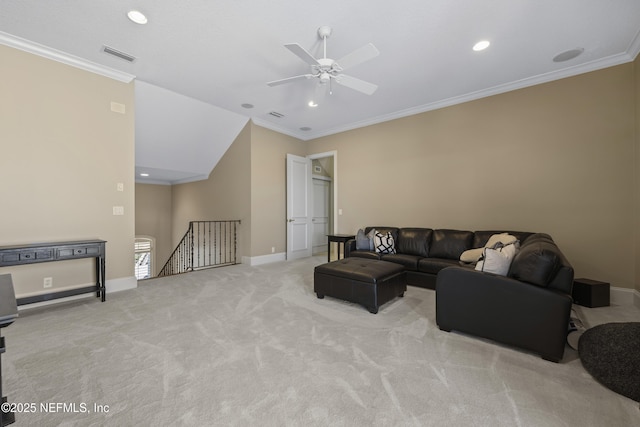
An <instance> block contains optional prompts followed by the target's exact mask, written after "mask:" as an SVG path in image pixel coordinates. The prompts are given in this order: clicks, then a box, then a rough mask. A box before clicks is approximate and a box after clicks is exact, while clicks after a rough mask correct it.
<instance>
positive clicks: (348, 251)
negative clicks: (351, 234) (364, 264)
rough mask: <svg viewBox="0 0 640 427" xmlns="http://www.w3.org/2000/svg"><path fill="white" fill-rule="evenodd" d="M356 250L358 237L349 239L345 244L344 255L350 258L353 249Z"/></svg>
mask: <svg viewBox="0 0 640 427" xmlns="http://www.w3.org/2000/svg"><path fill="white" fill-rule="evenodd" d="M355 250H356V239H350V240H347V241H346V242H345V244H344V257H345V258H349V256H350V255H351V252H352V251H355Z"/></svg>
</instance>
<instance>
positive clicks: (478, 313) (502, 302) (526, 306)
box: [345, 227, 574, 362]
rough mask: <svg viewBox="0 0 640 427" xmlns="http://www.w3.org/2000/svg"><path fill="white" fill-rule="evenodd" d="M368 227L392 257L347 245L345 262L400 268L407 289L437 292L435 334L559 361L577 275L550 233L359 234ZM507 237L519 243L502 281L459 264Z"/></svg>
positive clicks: (446, 231)
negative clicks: (454, 334)
mask: <svg viewBox="0 0 640 427" xmlns="http://www.w3.org/2000/svg"><path fill="white" fill-rule="evenodd" d="M373 228H375V229H376V230H377V231H379V232H381V233H383V234H386V233H387V232H390V233H391V235H392V236H393V239H394V243H395V249H396V253H395V254H378V253H376V252H375V251H371V250H368V249H367V250H364V249H357V247H356V241H355V240H350V241H348V242H347V243H346V245H345V257H363V258H369V259H382V260H384V261H390V262H394V263H397V264H402V265H403V266H404V268H405V271H406V281H407V284H408V285H413V286H419V287H424V288H430V289H435V290H436V322H437V324H438V326H439V327H440V329H442V330H445V331H451V330H457V331H460V332H464V333H468V334H473V335H476V336H480V337H484V338H488V339H492V340H494V341H498V342H501V343H504V344H507V345H512V346H516V347H520V348H523V349H526V350H529V351H532V352H534V353H538V354H540V355H541V356H542V357H543V358H545V359H547V360H552V361H556V362H557V361H559V360H561V359H562V357H563V355H564V348H565V344H566V336H567V328H568V323H569V316H570V313H571V304H572V302H573V301H572V298H571V291H572V287H573V275H574V273H573V267H572V266H571V264H570V263H569V261H568V260H567V259H566V257H565V256H564V255H563V253H562V252H561V251H560V249H559V248H558V246H557V245H556V244H555V242H554V241H553V239H552V238H551V237H550V236H549V235H548V234H544V233H531V232H520V231H508V230H491V231H475V232H473V231H465V230H450V229H430V228H398V227H367V228H366V229H365V230H364V231H365V233H369V231H370V230H371V229H373ZM504 232H508V233H509V234H511V235H514V236H516V237H517V238H518V240H519V241H520V250H519V252H518V253H517V254H516V256H515V257H514V259H513V261H512V263H511V266H510V269H509V272H508V274H507V275H506V276H499V275H496V274H492V273H486V272H481V271H476V270H475V269H474V268H473V265H465V264H463V263H461V262H460V255H461V254H462V253H463V252H464V251H466V250H468V249H472V248H480V247H483V246H484V245H485V244H486V243H487V241H488V240H489V238H490V237H491V236H492V235H494V234H499V233H504Z"/></svg>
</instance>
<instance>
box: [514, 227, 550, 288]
mask: <svg viewBox="0 0 640 427" xmlns="http://www.w3.org/2000/svg"><path fill="white" fill-rule="evenodd" d="M532 237H533V236H532ZM530 239H531V238H530ZM560 266H561V255H560V254H559V249H558V247H557V246H556V245H555V243H553V241H552V240H551V238H550V237H549V238H548V239H547V238H546V237H544V236H543V237H540V238H536V239H534V240H533V241H531V242H529V241H527V244H526V245H523V246H522V247H521V248H520V252H518V254H516V256H515V258H514V259H513V262H512V263H511V269H510V270H509V276H510V277H513V278H514V279H517V280H521V281H523V282H527V283H531V284H533V285H538V286H543V287H546V286H548V285H549V282H550V281H551V280H552V279H553V277H554V276H555V275H556V273H557V272H558V269H559V268H560Z"/></svg>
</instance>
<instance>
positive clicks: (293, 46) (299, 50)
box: [284, 43, 320, 65]
mask: <svg viewBox="0 0 640 427" xmlns="http://www.w3.org/2000/svg"><path fill="white" fill-rule="evenodd" d="M284 47H286V48H287V49H289V50H290V51H291V52H292V53H293V54H294V55H295V56H297V57H298V58H300V59H302V60H303V61H304V62H306V63H307V64H309V65H320V63H319V62H318V60H317V59H316V58H314V57H313V55H311V54H310V53H309V52H307V50H306V49H305V48H303V47H302V46H300V45H299V44H298V43H290V44H285V45H284Z"/></svg>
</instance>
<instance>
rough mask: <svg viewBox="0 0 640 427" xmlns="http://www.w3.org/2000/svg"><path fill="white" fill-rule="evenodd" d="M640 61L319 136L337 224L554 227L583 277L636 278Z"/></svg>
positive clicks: (347, 228) (622, 283) (313, 149)
mask: <svg viewBox="0 0 640 427" xmlns="http://www.w3.org/2000/svg"><path fill="white" fill-rule="evenodd" d="M632 84H633V68H632V66H631V64H626V65H621V66H617V67H612V68H608V69H605V70H601V71H597V72H592V73H588V74H583V75H580V76H576V77H572V78H567V79H563V80H560V81H556V82H552V83H547V84H542V85H538V86H535V87H531V88H526V89H522V90H517V91H513V92H509V93H505V94H501V95H496V96H492V97H489V98H484V99H481V100H477V101H474V102H468V103H465V104H460V105H456V106H452V107H449V108H444V109H440V110H436V111H431V112H427V113H423V114H418V115H415V116H411V117H406V118H403V119H398V120H394V121H390V122H386V123H382V124H378V125H374V126H369V127H366V128H362V129H357V130H353V131H349V132H344V133H341V134H337V135H332V136H328V137H324V138H320V139H317V140H314V141H310V142H309V143H308V146H309V149H308V153H309V154H311V153H319V152H326V151H331V150H337V151H338V159H339V163H338V179H339V182H338V188H339V200H338V208H340V209H342V210H343V215H342V216H341V217H339V218H340V220H339V226H338V230H337V232H344V233H346V232H355V231H356V230H357V229H358V228H359V227H362V226H365V225H396V226H426V227H434V228H457V229H469V230H478V229H503V228H504V229H514V230H526V231H540V232H546V233H549V234H551V235H552V236H553V238H554V239H555V240H556V241H557V243H558V244H559V245H560V247H561V248H562V250H563V252H565V254H566V255H567V257H568V258H569V260H570V261H571V262H572V264H573V265H574V267H575V269H576V275H577V277H580V276H585V277H589V278H592V279H597V280H604V281H608V282H611V283H612V285H613V286H618V287H626V288H633V287H634V282H635V271H634V270H635V269H634V247H635V245H634V239H633V233H632V231H631V230H633V228H634V218H633V201H634V198H633V196H631V195H632V194H634V189H635V186H634V181H633V179H634V167H635V165H634V143H635V141H634V113H633V112H634V94H633V92H632V91H631V90H629V88H630V87H632Z"/></svg>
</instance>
